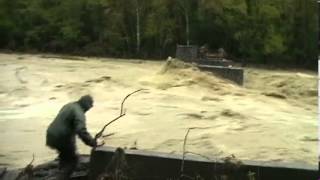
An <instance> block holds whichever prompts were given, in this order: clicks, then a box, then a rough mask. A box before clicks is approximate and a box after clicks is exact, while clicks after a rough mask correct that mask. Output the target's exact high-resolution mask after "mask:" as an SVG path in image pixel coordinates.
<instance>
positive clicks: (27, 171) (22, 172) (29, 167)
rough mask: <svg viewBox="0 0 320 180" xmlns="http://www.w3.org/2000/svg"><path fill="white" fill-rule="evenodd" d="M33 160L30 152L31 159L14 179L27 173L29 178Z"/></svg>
mask: <svg viewBox="0 0 320 180" xmlns="http://www.w3.org/2000/svg"><path fill="white" fill-rule="evenodd" d="M33 161H34V154H32V160H31V162H30V163H29V164H28V165H27V166H26V167H25V168H24V169H23V170H22V171H21V172H20V173H19V174H18V176H17V177H16V179H15V180H19V179H21V178H22V177H23V176H25V175H27V176H28V178H29V179H30V178H31V177H32V175H33V165H32V163H33Z"/></svg>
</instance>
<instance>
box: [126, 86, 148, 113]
mask: <svg viewBox="0 0 320 180" xmlns="http://www.w3.org/2000/svg"><path fill="white" fill-rule="evenodd" d="M144 90H147V89H139V90H136V91H134V92H132V93H130V94H128V95H127V96H126V97H125V98H124V99H123V101H122V103H121V111H120V115H121V114H123V113H125V112H123V111H124V109H123V105H124V102H125V101H126V100H127V99H128V97H129V96H131V95H132V94H134V93H137V92H139V91H144Z"/></svg>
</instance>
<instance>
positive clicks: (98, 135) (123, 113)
mask: <svg viewBox="0 0 320 180" xmlns="http://www.w3.org/2000/svg"><path fill="white" fill-rule="evenodd" d="M143 90H147V89H139V90H136V91H134V92H132V93H130V94H128V95H127V96H126V97H125V98H124V99H123V100H122V103H121V109H120V115H119V116H118V117H116V118H115V119H113V120H112V121H110V122H108V123H107V124H106V125H104V126H103V128H102V129H101V130H100V131H99V132H98V133H97V134H96V135H95V137H94V139H95V140H97V139H98V138H99V137H101V136H102V134H103V132H104V130H105V129H106V127H107V126H109V125H110V124H111V123H113V122H115V121H116V120H118V119H120V118H121V117H122V116H124V115H126V113H125V112H124V110H123V106H124V103H125V101H126V100H127V99H128V97H129V96H131V95H132V94H134V93H137V92H139V91H143Z"/></svg>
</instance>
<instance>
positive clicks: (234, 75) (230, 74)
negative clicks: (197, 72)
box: [198, 65, 243, 85]
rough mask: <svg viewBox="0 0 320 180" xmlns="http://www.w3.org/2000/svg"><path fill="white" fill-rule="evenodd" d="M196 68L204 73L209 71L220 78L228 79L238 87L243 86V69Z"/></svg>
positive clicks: (220, 67) (202, 66) (221, 67)
mask: <svg viewBox="0 0 320 180" xmlns="http://www.w3.org/2000/svg"><path fill="white" fill-rule="evenodd" d="M198 67H199V68H200V69H202V70H205V71H210V72H212V73H214V74H216V75H218V76H221V77H222V78H226V79H229V80H231V81H233V82H235V83H237V84H239V85H243V69H242V68H236V67H223V66H210V65H198Z"/></svg>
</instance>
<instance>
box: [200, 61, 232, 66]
mask: <svg viewBox="0 0 320 180" xmlns="http://www.w3.org/2000/svg"><path fill="white" fill-rule="evenodd" d="M195 62H196V63H197V64H199V65H210V66H224V67H227V66H229V65H232V61H230V60H225V59H217V60H211V59H199V60H197V61H195Z"/></svg>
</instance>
